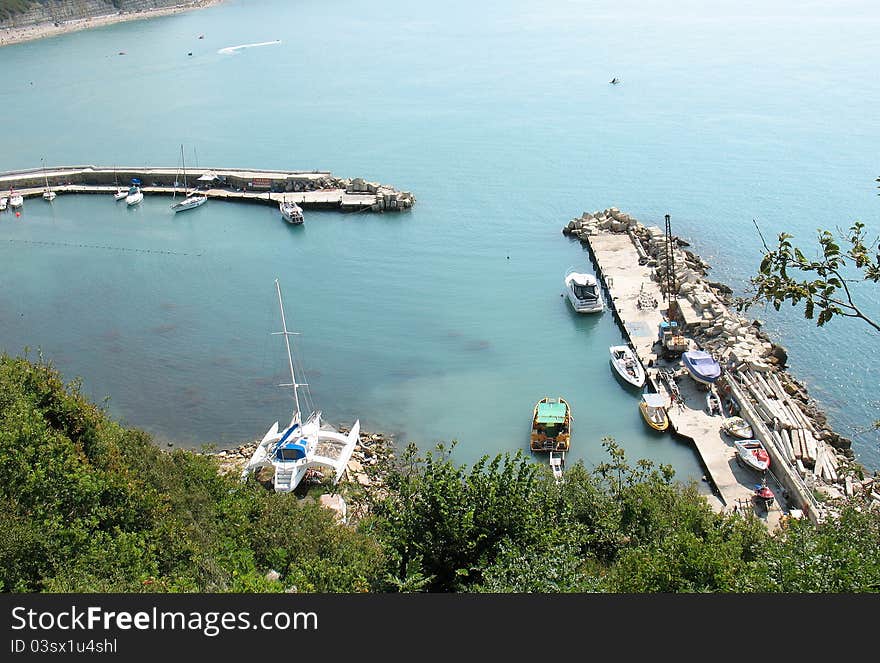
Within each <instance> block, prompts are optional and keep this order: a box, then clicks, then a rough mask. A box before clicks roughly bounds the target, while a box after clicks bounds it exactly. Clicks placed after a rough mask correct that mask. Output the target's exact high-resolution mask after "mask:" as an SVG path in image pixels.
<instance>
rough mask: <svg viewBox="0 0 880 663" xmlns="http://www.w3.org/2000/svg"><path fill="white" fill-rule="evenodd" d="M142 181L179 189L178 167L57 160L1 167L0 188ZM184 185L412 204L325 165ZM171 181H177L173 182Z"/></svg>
mask: <svg viewBox="0 0 880 663" xmlns="http://www.w3.org/2000/svg"><path fill="white" fill-rule="evenodd" d="M132 179H138V180H140V181H141V185H140V188H141V191H143V192H144V195H166V196H170V195H172V194H174V193H177V194H178V195H181V194H183V193H184V186H183V184H184V183H183V174H182V172H181V169H179V168H164V167H161V168H146V167H142V168H137V167H135V168H132V167H117V168H109V167H106V166H61V167H52V168H45V169H43V168H30V169H25V170H15V171H8V172H4V173H0V192H5V191H8V190H9V189H10V188H14V189H15V190H16V191H18V193H20V194H22V196H23V197H25V198H29V197H39V196H42V194H43V191H44V190H45V189H46V183H47V182H48V187H49V189H51V190H52V191H55V192H56V193H59V194H61V193H93V194H109V193H112V192H114V191H116V187H117V186H122V187H127V186H128V185H129V182H131V180H132ZM186 180H187V181H186V183H187V184H188V185H189V188H198V189H199V191H200V192H201V193H203V194H205V195H206V196H207V197H208V198H209V199H219V200H233V201H242V202H253V203H259V204H264V205H274V206H277V205H278V204H279V203H280V202H281V201H282V200H290V201H293V202H295V203H297V204H299V205H300V206H301V207H303V208H304V209H309V208H312V209H339V210H341V211H343V212H365V211H371V212H401V211H405V210H409V209H411V208H412V206H413V205H414V204H415V197H414V196H413V195H412V193H410V192H409V191H399V190H397V189H395V188H394V187H393V186H391V185H388V184H381V183H379V182H372V181H367V180H364V179H363V178H360V177H355V178H339V177H335V176H334V175H333V174H331V173H329V172H326V171H299V170H297V171H280V170H252V169H233V168H190V167H187V169H186ZM175 183H176V184H177V186H175Z"/></svg>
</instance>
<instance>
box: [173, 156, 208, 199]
mask: <svg viewBox="0 0 880 663" xmlns="http://www.w3.org/2000/svg"><path fill="white" fill-rule="evenodd" d="M180 164H181V167H182V169H183V190H184V191H185V192H186V195H185V196H184V198H183V200H178V201H176V202H173V203H171V211H172V212H175V213H177V212H183V211H184V210H188V209H194V208H196V207H199V206H200V205H204V204H205V203H206V202H207V201H208V196H206V195H204V194H201V193H199V192H198V190H196V189H193V190H192V191H190V190H189V189H188V188H187V186H186V159H185V158H184V155H183V145H181V146H180ZM176 197H177V181H176V180H175V182H174V195H173V196H172V199H174V198H176Z"/></svg>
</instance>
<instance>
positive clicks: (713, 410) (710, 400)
mask: <svg viewBox="0 0 880 663" xmlns="http://www.w3.org/2000/svg"><path fill="white" fill-rule="evenodd" d="M706 411H707V412H708V413H709V416H711V417H714V416H715V415H720V416H722V417H723V416H724V409H723V408H722V406H721V396H719V395H718V392H717V391H716V390H715V385H712V386H710V387H709V391H707V392H706Z"/></svg>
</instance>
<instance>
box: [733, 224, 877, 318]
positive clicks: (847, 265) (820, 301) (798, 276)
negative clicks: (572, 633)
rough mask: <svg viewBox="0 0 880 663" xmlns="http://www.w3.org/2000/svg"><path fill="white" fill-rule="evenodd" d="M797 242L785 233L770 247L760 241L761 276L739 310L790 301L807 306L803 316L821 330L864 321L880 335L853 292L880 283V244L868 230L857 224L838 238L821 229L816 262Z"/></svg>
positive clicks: (776, 306)
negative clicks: (832, 323) (842, 321)
mask: <svg viewBox="0 0 880 663" xmlns="http://www.w3.org/2000/svg"><path fill="white" fill-rule="evenodd" d="M759 233H760V229H759ZM792 239H793V236H792V235H790V234H788V233H781V234H780V235H779V237H778V241H777V245H776V246H775V247H773V248H771V247H769V246H768V245H767V243H766V241H764V238H763V236H762V237H761V240H762V242H763V243H764V257H763V259H762V260H761V265H760V267H759V270H758V274H757V275H756V276H754V277H752V279H751V283H752V285H753V286H754V288H755V293H754V295H753V296H752V297H751V298H750V299H747V300H742V301H741V302H740V309H741V310H742V309H746V308H748V307H749V306H751V305H752V304H754V303H768V304H771V305H772V306H773V307H774V308H775V309H776V310H777V311H778V310H779V309H780V308H781V306H782V304H784V303H785V302H790V303H791V305H792V306H802V307H803V313H804V317H805V318H807V319H809V320H812V319H814V318H815V320H816V324H817V325H818V326H820V327H821V326H823V325H824V324H825V323H827V322H828V321H829V320H831V319H832V318H834V317H837V316H841V317H847V318H858V319H861V320H862V321H864V322H865V323H867V324H868V325H869V326H871V327H873V328H874V329H875V330H877V331H880V322H877V321H876V320H874V319H872V318H871V317H869V316H868V315H867V314H866V313H865V311H864V310H863V305H862V304H861V303H860V302H859V301H857V297H856V292H855V290H854V286H855V285H856V284H858V283H864V282H871V283H877V282H878V281H880V242H878V240H877V239H874V240H873V241H869V240H868V238H867V233H866V231H865V225H864V224H863V223H861V222H859V221H856V222H855V223H853V225H852V226H850V228H849V230H848V231H841V230H838V232H837V235H835V234H833V233H831V232H830V231H828V230H819V231H818V245H819V246H818V248H819V251H818V255H817V256H815V257H807V255H806V254H805V253H804V251H803V250H801V249H800V248H798V247H797V246H795V245H794V244H792V242H791V240H792ZM875 247H876V249H875Z"/></svg>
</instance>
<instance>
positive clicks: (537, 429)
mask: <svg viewBox="0 0 880 663" xmlns="http://www.w3.org/2000/svg"><path fill="white" fill-rule="evenodd" d="M529 444H530V446H531V449H532V451H557V452H559V451H568V450H569V448H570V446H571V408H570V407H569V405H568V401H566V400H565V399H564V398H562V397H561V396H560V397H559V398H550V397H546V396H545V397H544V398H542V399H541V400H539V401H538V402H537V403H536V404H535V410H534V412H533V414H532V433H531V437H530V442H529Z"/></svg>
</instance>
